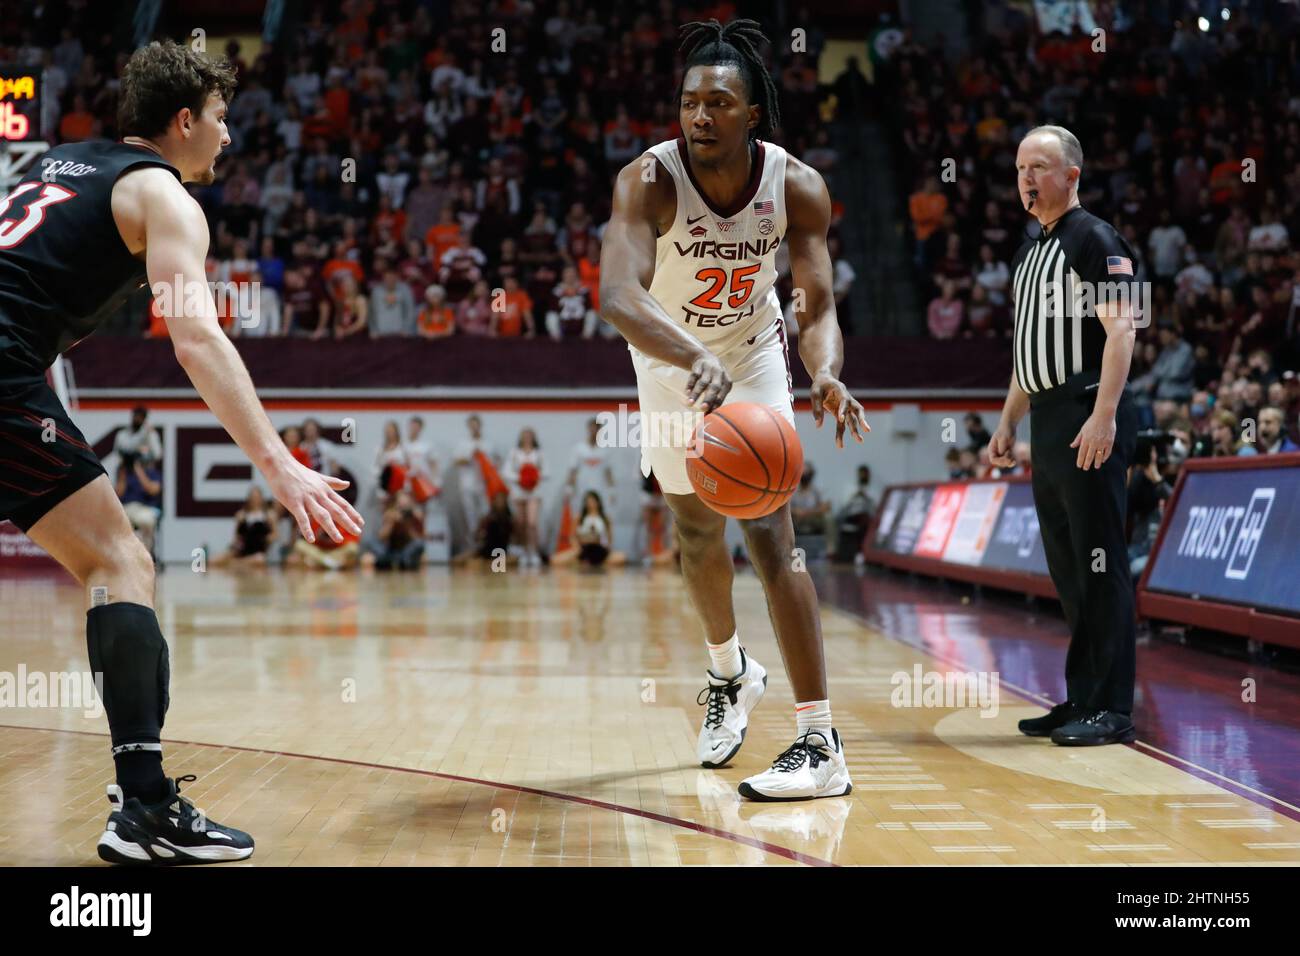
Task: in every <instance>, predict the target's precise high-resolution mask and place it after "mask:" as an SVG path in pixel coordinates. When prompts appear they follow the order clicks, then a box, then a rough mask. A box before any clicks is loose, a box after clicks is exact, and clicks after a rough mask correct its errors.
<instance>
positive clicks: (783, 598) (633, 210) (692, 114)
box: [600, 20, 867, 800]
mask: <svg viewBox="0 0 1300 956" xmlns="http://www.w3.org/2000/svg"><path fill="white" fill-rule="evenodd" d="M762 42H764V38H763V35H762V33H761V32H760V31H759V29H758V24H756V23H755V22H754V21H752V20H736V21H734V22H732V23H730V24H728V25H726V26H722V25H721V24H719V23H718V22H717V21H716V20H711V21H709V22H708V23H692V24H689V25H687V26H685V27H683V43H682V50H683V52H684V53H685V54H686V73H685V75H684V77H683V79H682V88H681V92H680V96H679V104H678V105H679V111H680V114H679V115H680V119H681V127H682V133H683V138H682V139H678V140H675V141H669V142H665V143H660V144H658V145H657V146H653V147H651V148H650V149H649V150H648V151H647V152H646V153H645V154H644V155H643V156H641V157H640V158H639V159H638V160H636V161H635V162H633V163H631V164H630V165H629V166H627V167H626V168H625V169H623V171H622V172H621V173H620V174H619V177H618V183H617V186H616V187H615V193H614V208H613V213H612V215H611V217H610V222H609V226H608V228H607V229H606V232H605V238H604V243H603V247H602V255H601V270H600V275H601V289H600V301H601V309H602V312H603V316H604V318H605V319H606V320H607V321H608V322H610V323H611V324H612V325H613V326H614V327H615V328H617V329H618V331H619V332H620V333H621V334H622V335H623V337H624V338H626V339H627V341H628V347H629V351H630V352H631V353H632V363H633V366H634V367H635V369H636V374H637V388H638V393H639V399H640V407H641V414H642V434H643V435H645V434H646V433H647V430H648V428H650V427H651V426H650V425H649V424H648V423H649V421H650V419H649V416H653V415H655V414H660V415H672V414H674V413H676V414H677V415H678V416H679V417H680V416H681V415H682V413H683V412H684V411H688V410H689V409H687V405H691V406H692V407H694V408H696V409H698V410H700V411H701V413H707V412H710V411H712V410H713V409H715V408H717V407H718V406H719V405H721V404H723V403H724V402H726V401H745V402H759V403H762V404H765V405H768V406H770V407H771V408H772V409H774V410H775V411H777V412H778V413H780V414H782V415H784V416H785V417H786V418H787V419H788V420H789V421H790V422H791V423H792V424H793V422H794V407H793V395H792V394H791V381H790V373H789V364H788V357H787V349H786V342H785V328H784V323H783V320H782V317H781V309H780V306H779V303H778V302H777V297H776V292H775V290H774V288H773V285H774V283H775V281H776V264H775V259H776V250H777V248H778V247H779V246H780V245H781V244H782V243H785V244H786V245H787V248H788V249H789V253H790V266H791V270H792V271H793V275H794V284H795V287H796V288H797V289H798V290H799V291H800V293H801V294H802V298H803V300H804V301H803V306H804V307H803V308H802V310H800V311H799V312H798V320H799V329H800V334H799V352H800V356H801V358H802V359H803V362H804V365H805V366H806V367H807V369H808V372H809V374H810V375H811V376H812V380H813V385H812V405H813V417H814V418H815V419H816V421H817V425H818V427H820V426H821V424H822V417H823V414H824V412H825V411H826V410H830V411H831V412H832V414H834V415H835V420H836V434H835V438H836V444H837V445H839V446H840V447H843V443H844V433H845V430H846V428H847V429H851V430H852V432H853V434H854V435H855V436H856V437H857V439H858V441H862V433H863V431H865V430H867V425H866V420H865V417H864V414H863V411H862V406H861V405H859V404H858V403H857V402H856V401H855V400H854V399H853V398H852V397H851V396H850V395H849V393H848V390H847V389H846V388H845V387H844V385H843V383H841V382H840V381H839V374H840V366H841V364H842V363H843V340H842V339H841V336H840V330H839V324H838V322H837V320H836V317H835V298H834V295H833V293H832V291H831V285H832V282H831V262H830V256H829V254H828V252H827V248H826V233H827V229H828V227H829V224H830V196H829V195H828V193H827V191H826V185H825V183H824V182H823V181H822V178H821V176H820V175H819V174H818V173H817V172H816V171H815V170H813V169H811V168H810V167H808V166H806V165H804V164H803V163H801V162H799V160H797V159H795V158H794V157H793V156H790V155H788V154H787V153H786V152H785V150H783V149H781V147H779V146H774V145H772V144H771V143H768V142H763V141H762V140H761V139H760V137H766V136H769V135H770V134H771V132H772V130H773V129H774V128H775V127H776V125H777V123H778V120H779V115H778V111H777V98H776V90H775V87H774V86H773V84H772V80H771V77H770V76H769V74H768V72H767V70H766V68H765V67H764V66H763V63H762V60H761V59H760V58H759V56H758V53H757V46H758V44H760V43H762ZM659 437H660V438H661V439H662V438H664V437H668V438H672V437H673V436H672V435H667V436H664V435H660V436H659ZM676 437H677V438H678V439H679V441H678V443H676V444H672V445H668V444H667V443H665V442H662V441H660V442H658V443H656V444H655V445H654V446H652V447H651V446H648V445H647V443H646V442H644V441H643V444H642V461H641V468H642V472H643V473H645V474H649V473H650V471H651V470H653V472H654V475H655V477H656V478H657V479H658V481H659V484H660V486H661V487H662V489H663V492H664V498H665V500H666V501H667V502H668V504H669V507H670V508H672V511H673V515H674V517H675V518H676V523H677V533H678V538H679V541H680V545H681V556H682V575H683V578H684V580H685V581H686V586H687V590H688V591H689V592H690V595H691V601H692V604H693V605H694V607H695V609H696V611H697V613H698V614H699V615H700V619H701V622H702V624H703V626H704V632H705V638H706V640H707V641H708V646H709V656H710V659H711V666H710V667H709V670H708V681H709V684H708V687H707V688H705V690H704V692H703V693H702V694H701V695H700V700H701V703H702V704H704V705H705V706H706V712H705V718H704V725H703V727H702V728H701V730H700V734H699V742H698V754H699V759H700V763H701V764H703V765H704V766H706V767H721V766H723V765H725V764H726V763H728V762H729V761H730V760H731V759H732V758H733V757H734V756H735V755H736V753H737V751H739V749H740V745H741V743H742V742H743V741H744V737H745V730H746V727H747V725H748V719H749V713H750V711H751V710H752V709H753V707H754V705H755V704H757V703H758V700H759V698H761V697H762V695H763V690H764V687H765V686H766V684H767V673H766V671H765V670H764V669H763V667H762V666H761V665H760V664H759V663H758V662H757V661H756V660H754V659H753V658H752V657H750V656H748V655H747V654H746V653H745V651H744V649H743V648H742V647H741V645H740V639H739V635H738V634H737V633H736V619H735V613H734V609H733V606H732V601H731V584H732V570H731V568H732V565H731V558H730V556H729V555H728V554H727V547H726V542H725V540H724V531H725V528H726V518H725V517H723V516H722V515H720V514H718V513H717V512H715V511H713V510H712V509H711V508H709V507H708V506H707V505H705V504H704V503H703V502H701V501H700V500H699V499H698V498H697V497H696V496H695V494H694V492H693V490H692V487H691V484H690V481H689V480H688V479H687V476H686V456H687V447H686V445H687V443H688V441H689V437H690V430H689V429H687V430H685V434H684V435H683V434H680V433H679V434H678V435H677V436H676ZM741 526H742V528H743V529H744V533H745V540H746V542H747V544H748V546H749V555H750V558H751V560H752V561H753V563H754V568H755V570H756V572H757V573H758V577H759V579H760V580H761V581H762V583H763V590H764V592H765V594H766V596H767V605H768V611H769V613H770V614H771V617H772V625H773V628H774V629H775V631H776V636H777V641H778V643H779V644H780V647H781V656H782V657H783V659H784V661H785V665H786V671H787V673H788V674H789V677H790V683H791V685H792V687H793V690H794V696H795V701H796V704H795V719H796V727H797V729H796V734H795V742H794V743H793V744H792V745H791V746H790V747H789V748H788V749H786V750H785V751H784V752H783V753H782V754H780V756H778V757H777V759H776V760H775V761H774V762H773V764H772V766H771V768H770V769H768V770H766V771H764V772H762V773H759V774H756V775H754V776H751V777H749V778H748V779H746V780H745V781H744V782H743V783H741V784H740V793H741V794H742V795H743V796H745V797H748V798H750V799H753V800H805V799H810V798H814V797H830V796H842V795H844V794H846V793H848V792H849V791H850V790H851V789H852V784H851V782H850V780H849V774H848V769H847V767H846V765H845V762H844V750H843V746H842V744H841V741H840V737H839V734H838V732H836V731H835V730H834V728H833V726H832V719H831V709H830V700H829V697H828V694H827V689H826V666H825V661H824V659H823V656H822V640H821V622H820V617H819V614H818V610H817V593H816V591H815V590H814V588H813V584H812V580H811V579H810V578H809V576H808V575H807V573H805V572H803V571H796V570H795V569H794V566H793V562H792V552H793V549H794V528H793V525H792V523H791V520H790V510H789V505H786V506H783V507H782V508H781V509H779V510H778V511H776V512H774V513H773V514H771V515H768V516H767V517H765V518H758V519H753V520H746V521H742V522H741Z"/></svg>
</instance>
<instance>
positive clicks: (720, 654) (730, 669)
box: [709, 634, 742, 677]
mask: <svg viewBox="0 0 1300 956" xmlns="http://www.w3.org/2000/svg"><path fill="white" fill-rule="evenodd" d="M709 658H710V659H711V660H712V661H713V666H712V667H711V668H709V669H710V670H712V671H713V673H714V674H715V675H717V676H718V677H738V676H740V668H741V666H742V665H741V663H740V637H739V635H736V634H732V635H731V637H730V638H728V639H727V640H725V641H723V642H722V643H721V644H710V645H709Z"/></svg>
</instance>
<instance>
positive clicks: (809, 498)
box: [790, 461, 831, 536]
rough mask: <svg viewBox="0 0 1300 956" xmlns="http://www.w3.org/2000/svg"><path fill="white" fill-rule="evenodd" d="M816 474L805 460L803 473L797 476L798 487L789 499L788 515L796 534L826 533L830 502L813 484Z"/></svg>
mask: <svg viewBox="0 0 1300 956" xmlns="http://www.w3.org/2000/svg"><path fill="white" fill-rule="evenodd" d="M816 476H817V474H816V469H814V468H813V466H812V463H811V462H808V461H805V462H804V466H803V474H802V475H800V476H799V489H798V490H797V491H796V492H795V493H794V495H793V497H791V499H790V517H791V518H792V519H793V520H794V533H795V535H796V536H802V535H824V534H826V531H827V515H829V514H830V510H831V503H830V502H829V501H827V500H826V499H825V497H823V495H822V493H821V491H820V490H819V489H818V488H817V486H816V484H814V479H815V478H816Z"/></svg>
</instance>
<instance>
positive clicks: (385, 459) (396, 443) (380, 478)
mask: <svg viewBox="0 0 1300 956" xmlns="http://www.w3.org/2000/svg"><path fill="white" fill-rule="evenodd" d="M409 471H410V459H409V458H408V456H407V452H406V446H405V445H403V444H402V432H401V430H400V429H399V428H398V427H397V422H395V421H393V420H392V419H389V420H388V421H386V422H384V440H383V444H382V445H381V446H380V448H379V451H377V452H375V467H374V472H373V474H374V478H375V498H376V499H377V500H378V501H379V502H380V503H381V504H387V502H389V501H391V500H392V498H393V496H394V495H396V494H397V492H399V491H401V490H402V489H403V488H405V487H406V482H407V477H408V474H409Z"/></svg>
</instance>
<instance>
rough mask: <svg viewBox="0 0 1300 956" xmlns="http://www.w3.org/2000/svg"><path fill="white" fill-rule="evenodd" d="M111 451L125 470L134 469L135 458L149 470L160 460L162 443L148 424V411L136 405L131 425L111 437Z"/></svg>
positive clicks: (132, 411) (132, 412)
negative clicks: (115, 453)
mask: <svg viewBox="0 0 1300 956" xmlns="http://www.w3.org/2000/svg"><path fill="white" fill-rule="evenodd" d="M113 450H114V451H115V452H117V454H118V456H119V457H120V458H121V459H122V464H123V465H125V466H126V467H127V468H134V465H135V462H134V459H135V458H139V459H140V460H141V462H143V463H144V467H145V468H151V467H152V466H153V465H154V464H155V463H156V462H158V461H160V460H161V459H162V443H161V442H160V441H159V439H158V432H157V431H156V430H155V429H154V427H153V426H152V425H150V424H149V409H147V408H145V407H144V406H143V405H137V406H136V407H135V408H133V409H132V410H131V424H130V425H129V426H128V427H126V428H119V429H118V431H117V434H116V435H115V436H114V437H113Z"/></svg>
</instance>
